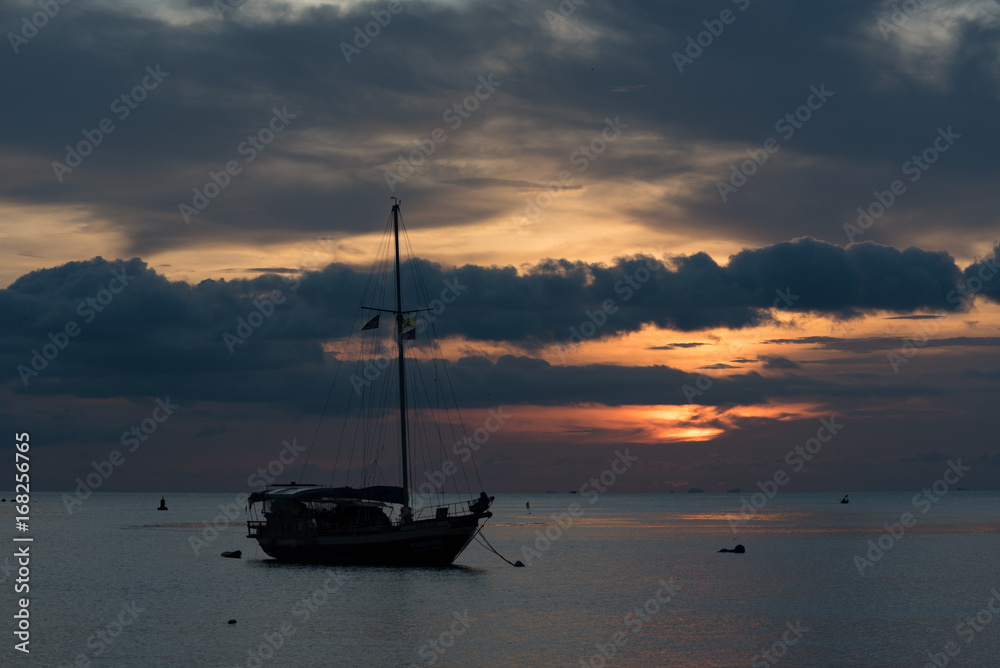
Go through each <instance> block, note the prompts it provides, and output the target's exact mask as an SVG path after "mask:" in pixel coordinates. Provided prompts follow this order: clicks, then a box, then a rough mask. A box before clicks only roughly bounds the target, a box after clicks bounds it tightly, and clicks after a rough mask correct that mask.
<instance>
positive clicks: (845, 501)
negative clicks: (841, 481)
mask: <svg viewBox="0 0 1000 668" xmlns="http://www.w3.org/2000/svg"><path fill="white" fill-rule="evenodd" d="M840 502H841V503H850V500H849V499H848V498H847V494H845V495H844V498H842V499H841V500H840Z"/></svg>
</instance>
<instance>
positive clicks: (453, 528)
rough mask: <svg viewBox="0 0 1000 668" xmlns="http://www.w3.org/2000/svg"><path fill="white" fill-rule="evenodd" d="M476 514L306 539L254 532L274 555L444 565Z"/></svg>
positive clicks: (471, 530) (468, 536)
mask: <svg viewBox="0 0 1000 668" xmlns="http://www.w3.org/2000/svg"><path fill="white" fill-rule="evenodd" d="M478 524H479V522H478V518H476V517H472V516H469V517H468V518H451V519H449V520H446V521H433V520H431V521H427V522H415V523H412V524H408V525H402V526H399V525H395V526H392V527H385V528H384V529H380V530H378V531H372V532H366V533H362V534H353V535H343V534H342V535H329V536H324V535H317V536H315V537H312V538H310V539H307V540H303V539H298V538H284V539H280V538H268V537H266V536H261V535H258V536H255V537H256V538H257V541H258V542H259V543H260V547H261V549H262V550H263V551H264V552H265V553H266V554H267V555H268V556H271V557H274V558H275V559H278V560H280V561H290V562H299V563H323V564H337V565H372V566H447V565H450V564H451V563H452V562H453V561H455V559H456V558H457V557H458V555H459V554H461V553H462V551H463V550H464V549H465V548H466V546H467V545H468V544H469V543H470V542H471V541H472V539H473V537H474V536H475V534H476V531H477V530H478V528H479V527H478Z"/></svg>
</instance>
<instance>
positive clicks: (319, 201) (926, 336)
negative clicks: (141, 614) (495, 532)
mask: <svg viewBox="0 0 1000 668" xmlns="http://www.w3.org/2000/svg"><path fill="white" fill-rule="evenodd" d="M48 11H49V14H51V15H46V14H45V13H44V11H43V10H41V9H39V5H38V4H37V3H33V2H22V1H19V0H14V1H12V2H7V3H5V4H4V5H3V7H2V8H0V25H2V26H3V30H4V32H5V33H6V41H7V44H6V45H5V46H4V47H3V49H4V50H3V55H2V56H0V58H3V64H2V67H0V82H2V88H3V90H4V91H6V98H5V104H4V105H3V120H4V131H3V132H2V133H0V142H2V151H0V216H2V221H3V222H2V224H0V258H2V261H0V285H2V286H4V289H2V290H0V323H2V324H0V359H2V364H0V368H2V370H3V376H2V387H0V411H2V412H0V422H2V423H3V425H4V428H5V430H6V432H7V433H8V434H10V433H12V432H14V431H18V432H20V431H30V432H31V434H32V436H31V438H32V441H33V443H35V449H34V450H33V452H34V453H35V456H36V460H35V463H34V465H33V466H34V468H33V469H32V472H33V474H34V480H33V482H36V484H37V485H38V486H39V487H41V488H43V489H53V490H59V489H72V488H73V487H74V486H75V485H76V483H75V480H76V478H78V477H85V476H86V475H87V474H88V473H91V472H92V471H93V467H92V464H91V463H92V462H101V461H104V460H106V459H108V457H109V456H110V453H112V452H113V451H114V450H120V451H122V452H123V453H124V457H125V460H126V461H125V463H123V464H121V465H120V466H118V467H117V468H116V469H115V470H114V472H113V474H112V475H111V476H110V478H108V479H107V480H106V481H104V482H103V483H102V488H103V489H106V490H155V491H156V492H157V493H158V492H159V491H160V490H163V491H172V490H204V491H227V490H236V491H240V490H241V489H243V488H245V487H246V479H247V477H248V475H249V474H251V473H253V471H254V470H255V469H256V468H258V467H259V466H261V465H266V464H267V463H268V462H269V461H271V460H273V459H274V458H275V457H277V456H278V454H279V453H280V451H281V449H282V445H281V444H282V442H283V441H284V440H291V439H293V438H297V439H298V441H300V442H308V441H309V440H310V438H311V436H312V434H313V433H314V431H315V429H316V424H317V419H318V416H319V414H320V412H321V411H322V409H323V404H324V399H325V397H326V393H327V391H328V389H329V386H330V379H331V378H332V377H333V374H334V371H335V368H336V365H337V361H338V358H342V357H344V355H345V352H344V350H345V349H344V347H343V345H342V342H343V339H344V337H345V336H346V334H347V333H348V331H349V330H350V328H351V327H352V323H354V322H355V316H356V313H357V311H356V309H357V304H358V300H359V298H360V295H361V291H362V289H363V286H364V285H365V282H366V280H367V278H368V276H367V273H368V271H369V266H370V264H371V261H372V259H373V257H374V254H375V252H376V250H377V247H378V245H379V240H380V234H381V232H382V230H383V227H384V223H385V220H386V217H387V215H388V212H389V206H390V204H391V202H390V199H389V197H390V196H392V195H394V196H398V197H400V198H401V199H402V201H403V205H402V210H403V215H404V219H405V222H406V225H407V228H408V229H409V236H410V241H411V243H412V246H413V248H414V249H415V252H416V255H417V256H418V258H419V259H416V260H414V261H413V262H414V263H415V265H419V266H420V267H421V270H422V275H423V276H424V280H425V282H426V285H427V286H429V292H430V293H431V295H432V296H436V295H438V294H439V293H444V292H445V291H447V290H452V292H448V293H447V295H448V297H449V299H452V301H451V302H450V303H449V304H448V305H447V308H446V309H444V312H443V313H442V314H441V315H440V317H439V318H438V319H437V321H436V323H435V326H436V327H437V329H438V332H439V334H441V335H442V336H443V337H444V338H443V341H442V351H443V354H444V355H445V357H446V358H447V360H448V368H449V369H450V375H451V379H452V381H453V383H454V384H455V386H456V392H457V395H458V396H459V397H460V401H461V410H462V414H463V417H464V419H465V421H466V423H467V424H468V425H469V427H470V428H472V429H475V428H476V427H479V426H481V425H483V424H485V421H486V420H487V419H488V417H489V415H490V414H489V411H490V410H494V411H495V410H497V409H498V408H499V409H502V411H503V412H504V413H505V414H509V415H510V417H509V418H508V419H506V421H505V422H504V424H503V426H502V428H501V429H499V430H497V431H496V433H494V434H492V435H491V437H490V440H489V442H488V443H486V444H485V445H483V447H482V449H481V451H480V453H479V457H478V462H479V469H480V473H481V474H482V476H483V480H484V482H485V484H486V486H487V488H488V489H490V490H491V491H496V492H507V491H514V492H516V491H543V490H546V489H559V490H567V489H576V488H579V486H580V485H581V484H582V483H584V482H586V481H587V480H588V479H589V478H590V477H591V476H593V475H596V474H598V473H600V471H601V470H602V469H603V468H604V467H605V466H606V465H607V463H608V462H609V461H610V460H611V459H612V458H613V456H614V451H615V450H616V449H620V448H624V447H628V448H629V449H630V452H632V453H633V454H636V455H638V456H640V457H641V466H637V467H635V468H634V469H633V470H632V472H630V474H629V476H628V479H627V480H625V479H623V480H622V481H621V482H620V483H619V484H618V485H617V486H616V491H669V490H675V491H686V490H687V489H688V488H689V487H701V488H704V489H705V490H707V491H724V490H726V489H730V488H734V487H741V488H743V489H744V490H748V489H752V488H754V487H755V483H756V482H758V481H765V480H768V479H770V478H771V477H772V476H773V475H774V473H775V472H776V471H778V470H786V471H789V472H790V473H791V481H790V482H789V484H788V487H787V488H788V489H796V490H829V491H831V492H833V491H837V492H845V491H859V490H872V489H919V488H920V487H922V486H925V485H929V484H931V483H932V482H933V481H934V480H936V479H937V478H939V477H940V475H941V473H942V472H943V470H944V469H945V468H947V464H946V461H947V460H948V459H949V458H956V457H961V458H962V459H963V462H964V463H966V464H969V463H971V464H972V466H973V470H972V471H971V472H970V473H969V474H968V475H967V476H966V478H965V480H966V481H967V485H968V486H969V487H974V488H976V487H978V488H983V487H992V486H995V481H996V480H997V474H998V466H1000V452H998V446H997V440H996V425H997V421H996V409H995V405H996V402H997V398H998V397H997V392H998V390H1000V365H998V359H1000V358H998V355H997V352H998V347H1000V329H998V328H1000V304H998V303H1000V276H997V273H998V272H1000V267H998V266H997V264H996V262H997V260H998V259H1000V257H998V256H1000V246H998V245H997V244H998V242H1000V228H998V226H997V222H998V221H997V211H998V210H1000V195H998V192H1000V191H998V188H997V187H996V184H997V178H998V176H1000V173H998V172H1000V170H998V168H997V162H996V146H997V143H996V140H997V138H998V136H1000V135H998V133H997V131H996V123H997V118H1000V97H998V96H1000V86H998V84H1000V6H998V5H997V3H996V2H993V1H992V0H943V1H937V0H925V2H923V3H920V4H919V6H917V7H913V8H911V9H909V10H904V9H902V8H901V7H898V6H896V5H894V4H892V3H888V2H877V1H876V2H873V1H866V2H860V1H855V0H838V1H837V2H818V3H817V2H812V3H803V2H797V1H793V0H784V1H778V2H763V1H762V0H718V1H716V2H708V3H705V2H697V3H696V2H686V3H655V2H648V3H641V2H627V1H626V2H615V3H610V2H604V1H603V0H583V1H582V2H580V3H579V4H576V2H575V1H571V0H565V1H564V2H562V3H561V4H560V3H558V2H556V1H555V0H551V1H549V2H528V1H523V2H522V1H520V0H512V1H509V2H503V3H478V2H467V1H465V0H442V1H424V0H413V1H412V2H396V1H392V2H387V1H382V0H378V1H375V2H313V1H299V0H295V1H293V2H285V3H270V2H258V1H256V0H248V1H246V2H242V3H241V2H239V1H238V0H216V1H215V2H214V3H213V2H209V0H192V1H190V2H182V1H176V0H175V1H169V0H168V1H164V2H158V3H147V2H140V1H138V0H73V1H72V2H69V3H68V4H59V3H52V6H51V7H50V8H49V10H48ZM449 286H454V287H451V288H449ZM275 291H280V292H277V293H276V292H275ZM275 294H278V295H280V297H279V299H280V303H276V304H274V305H273V306H274V312H273V313H272V314H270V315H269V317H267V318H265V319H263V322H262V324H261V325H260V327H258V328H255V329H254V332H253V335H252V336H250V337H248V338H246V340H245V341H241V342H239V343H236V344H234V343H232V340H231V339H229V340H227V339H226V337H225V335H226V334H227V333H232V332H234V331H236V327H237V324H238V319H239V318H247V316H248V315H249V314H250V313H252V312H254V310H255V306H254V300H255V299H256V300H258V303H260V300H261V299H263V297H264V296H267V295H272V296H273V295H275ZM46 346H48V347H46ZM168 398H169V402H168ZM158 401H160V402H161V403H162V405H163V406H167V407H168V408H163V407H162V406H158V404H157V402H158ZM336 413H337V410H336V409H335V410H333V414H334V419H336ZM144 420H145V421H146V422H145V424H146V427H147V432H146V433H144V434H143V437H144V438H143V439H142V440H141V441H138V445H137V446H136V447H135V448H134V450H128V449H127V448H125V447H123V443H122V434H123V432H127V431H129V430H130V429H132V428H133V427H134V426H136V425H140V426H141V425H142V424H143V421H144ZM831 420H833V421H834V423H835V424H837V425H842V426H838V427H836V429H835V431H836V433H835V434H833V435H832V437H831V434H830V433H829V431H823V432H819V430H820V429H821V428H823V425H824V424H827V425H829V424H831V422H830V421H831ZM824 421H825V423H824ZM154 427H155V431H152V432H151V433H150V431H151V430H152V428H154ZM818 432H819V435H820V436H822V437H823V438H824V439H825V440H824V442H823V443H822V447H821V448H820V449H819V451H818V452H817V453H816V454H815V455H814V456H813V457H812V460H811V461H810V462H809V463H808V465H807V466H804V467H802V468H801V470H797V471H793V469H792V467H791V465H790V464H789V463H788V460H786V454H787V453H788V452H790V451H793V450H795V448H797V447H799V448H801V447H804V446H805V445H806V444H807V443H809V439H812V438H816V437H817V435H818ZM812 444H813V445H812V447H814V448H815V447H816V446H817V445H820V444H819V441H816V440H814V441H812ZM427 465H428V466H431V464H427ZM333 467H334V461H333V458H332V456H329V453H325V452H324V451H323V450H322V449H318V450H317V451H316V453H315V454H314V455H313V456H312V458H311V460H310V463H309V468H308V469H307V475H306V480H307V481H309V480H312V479H316V480H319V481H321V482H323V481H324V480H322V478H323V477H324V476H327V475H328V474H329V471H330V470H332V469H333Z"/></svg>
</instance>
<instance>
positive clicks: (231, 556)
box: [222, 550, 243, 559]
mask: <svg viewBox="0 0 1000 668" xmlns="http://www.w3.org/2000/svg"><path fill="white" fill-rule="evenodd" d="M222 556H224V557H226V558H227V559H239V558H240V557H242V556H243V553H242V552H241V551H239V550H235V551H233V552H223V553H222Z"/></svg>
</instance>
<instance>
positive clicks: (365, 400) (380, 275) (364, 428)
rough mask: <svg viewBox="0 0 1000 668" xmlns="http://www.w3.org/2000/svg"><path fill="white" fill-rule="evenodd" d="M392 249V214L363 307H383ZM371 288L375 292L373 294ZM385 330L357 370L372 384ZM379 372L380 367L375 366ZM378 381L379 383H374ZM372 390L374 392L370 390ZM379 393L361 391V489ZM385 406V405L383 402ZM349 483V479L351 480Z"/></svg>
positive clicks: (361, 356) (364, 352)
mask: <svg viewBox="0 0 1000 668" xmlns="http://www.w3.org/2000/svg"><path fill="white" fill-rule="evenodd" d="M391 247H392V215H391V214H390V215H389V216H388V217H387V218H386V224H385V227H384V229H383V232H382V240H381V242H380V244H379V248H378V252H377V253H376V256H375V260H374V261H373V266H372V269H371V273H370V274H369V281H368V284H366V286H365V291H364V293H363V294H362V304H364V303H365V302H367V301H368V300H369V297H371V300H372V303H374V304H377V305H379V306H381V305H382V304H383V301H384V298H385V291H386V283H387V267H388V262H389V251H390V249H391ZM369 287H370V288H371V291H370V293H369ZM382 332H383V328H382V327H381V326H380V327H379V328H377V329H376V330H375V332H374V336H371V337H369V339H368V346H367V347H362V350H361V351H360V354H359V355H358V363H357V368H358V372H359V377H361V378H364V379H365V380H368V379H367V377H366V376H365V375H364V373H365V365H366V364H367V365H368V366H367V368H368V369H370V368H371V365H372V364H373V362H375V361H376V360H377V359H378V358H379V354H380V353H381V352H382V350H383V345H382V338H383V334H382ZM375 368H376V369H378V365H377V364H376V365H375ZM374 380H377V378H376V379H374ZM368 388H372V389H370V390H369V389H368ZM377 389H378V384H377V383H375V384H374V385H373V384H371V383H366V384H365V385H364V386H363V387H362V391H361V394H360V396H361V408H360V409H359V411H358V415H359V421H360V425H359V426H358V428H356V429H355V431H354V439H353V441H352V443H351V456H350V460H349V461H350V462H351V463H353V462H354V461H355V460H354V453H355V451H356V450H357V448H358V444H359V442H360V445H361V454H360V462H359V466H358V473H357V475H358V480H359V486H361V487H364V486H365V483H366V481H367V480H369V479H370V473H369V466H370V461H369V460H370V457H371V455H372V453H371V452H370V451H369V448H368V444H369V443H372V442H373V434H374V435H378V421H377V420H376V419H375V418H376V417H377V416H378V412H379V406H380V404H379V402H378V401H377V394H376V390H377ZM383 405H384V402H383ZM348 479H349V477H348Z"/></svg>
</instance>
